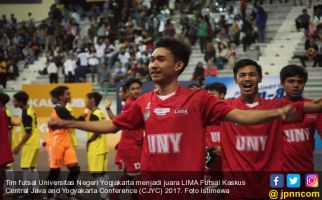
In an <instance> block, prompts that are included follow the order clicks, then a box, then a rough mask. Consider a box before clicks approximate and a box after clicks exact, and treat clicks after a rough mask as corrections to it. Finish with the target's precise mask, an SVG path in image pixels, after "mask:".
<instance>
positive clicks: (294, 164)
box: [280, 65, 322, 172]
mask: <svg viewBox="0 0 322 200" xmlns="http://www.w3.org/2000/svg"><path fill="white" fill-rule="evenodd" d="M307 78H308V74H307V71H306V70H305V69H304V68H303V67H300V66H297V65H287V66H285V67H283V68H282V70H281V72H280V80H281V84H282V86H283V87H284V91H285V97H284V98H283V100H285V101H286V102H287V103H296V102H310V101H312V100H311V99H307V98H304V97H303V96H302V95H303V90H304V87H305V83H306V81H307ZM321 120H322V115H321V114H320V113H318V114H316V113H312V114H306V115H305V117H304V120H303V121H301V122H298V123H289V124H284V125H283V132H284V138H283V139H284V156H285V157H284V165H283V170H284V171H287V172H314V163H313V152H314V133H315V130H317V131H318V133H319V135H320V137H321V135H322V121H321Z"/></svg>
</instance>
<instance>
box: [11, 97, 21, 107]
mask: <svg viewBox="0 0 322 200" xmlns="http://www.w3.org/2000/svg"><path fill="white" fill-rule="evenodd" d="M12 103H13V106H14V107H15V108H19V107H20V103H19V102H18V101H17V100H16V99H15V98H13V99H12Z"/></svg>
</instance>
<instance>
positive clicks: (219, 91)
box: [205, 82, 227, 199]
mask: <svg viewBox="0 0 322 200" xmlns="http://www.w3.org/2000/svg"><path fill="white" fill-rule="evenodd" d="M205 89H206V91H207V92H209V93H211V94H213V95H214V96H215V97H216V98H217V99H220V100H223V99H225V96H226V93H227V88H226V86H225V84H223V83H220V82H214V83H211V84H209V85H206V88H205ZM220 143H221V142H220V124H214V125H211V126H207V128H206V166H205V176H206V179H207V180H211V181H221V180H222V175H223V174H222V162H221V144H220ZM207 187H208V188H222V186H221V185H215V186H207ZM206 198H207V199H223V194H212V193H209V194H207V195H206Z"/></svg>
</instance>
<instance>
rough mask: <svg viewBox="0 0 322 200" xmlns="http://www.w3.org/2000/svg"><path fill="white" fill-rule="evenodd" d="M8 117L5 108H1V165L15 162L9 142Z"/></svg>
mask: <svg viewBox="0 0 322 200" xmlns="http://www.w3.org/2000/svg"><path fill="white" fill-rule="evenodd" d="M8 126H9V122H8V118H7V115H6V113H5V111H4V110H2V109H0V141H1V145H0V152H1V156H0V165H1V166H5V165H6V164H8V163H11V162H13V156H12V151H11V147H10V144H9V137H8V131H9V130H8Z"/></svg>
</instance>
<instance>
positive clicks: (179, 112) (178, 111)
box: [174, 108, 188, 115]
mask: <svg viewBox="0 0 322 200" xmlns="http://www.w3.org/2000/svg"><path fill="white" fill-rule="evenodd" d="M174 115H188V109H187V108H177V109H175V110H174Z"/></svg>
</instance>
